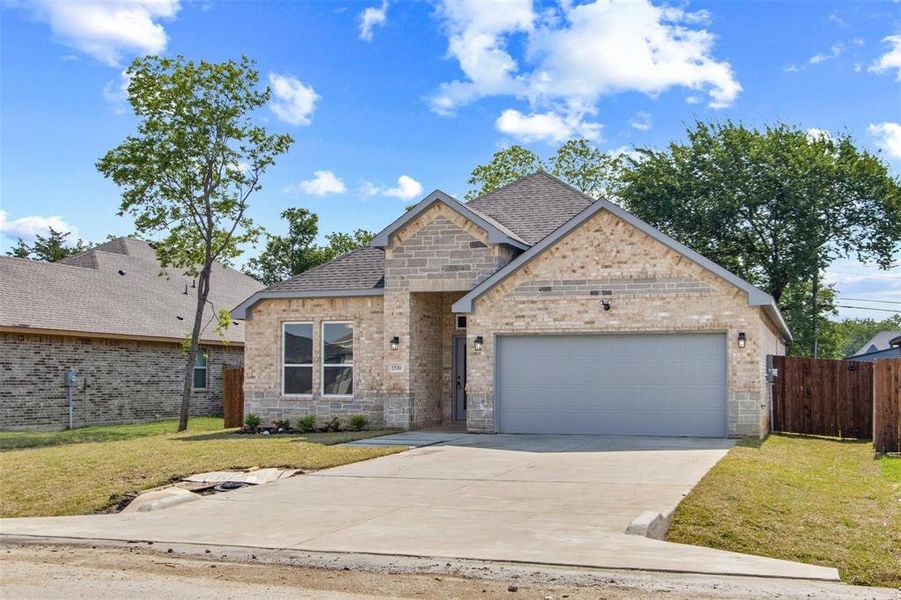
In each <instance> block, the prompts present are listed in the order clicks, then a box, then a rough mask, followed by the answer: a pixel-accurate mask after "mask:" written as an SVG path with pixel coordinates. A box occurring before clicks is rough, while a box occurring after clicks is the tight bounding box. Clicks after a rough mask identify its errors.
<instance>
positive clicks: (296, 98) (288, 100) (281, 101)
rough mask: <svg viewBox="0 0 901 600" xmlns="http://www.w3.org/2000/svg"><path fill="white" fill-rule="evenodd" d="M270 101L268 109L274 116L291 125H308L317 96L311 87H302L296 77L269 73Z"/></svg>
mask: <svg viewBox="0 0 901 600" xmlns="http://www.w3.org/2000/svg"><path fill="white" fill-rule="evenodd" d="M269 85H270V86H272V100H271V101H270V102H269V108H270V110H272V112H273V113H275V116H276V117H278V118H279V119H281V120H282V121H284V122H285V123H290V124H291V125H309V124H310V117H311V116H312V114H313V110H314V109H315V108H316V101H317V100H319V96H318V95H317V94H316V92H315V90H313V88H312V86H306V85H304V84H303V83H302V82H301V81H300V80H299V79H297V78H296V77H292V76H291V75H281V74H279V73H269Z"/></svg>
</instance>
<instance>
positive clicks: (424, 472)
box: [0, 434, 838, 580]
mask: <svg viewBox="0 0 901 600" xmlns="http://www.w3.org/2000/svg"><path fill="white" fill-rule="evenodd" d="M411 435H412V434H400V436H399V437H397V438H395V439H394V442H396V443H398V445H411V444H408V443H407V442H408V441H409V440H410V439H411V437H410V436H411ZM404 436H407V437H406V438H405V437H404ZM418 436H419V438H422V435H421V434H418ZM439 438H440V439H442V440H444V441H442V442H439V443H437V444H434V442H430V443H433V444H434V445H428V446H422V447H418V448H415V449H413V450H410V451H408V452H404V453H401V454H396V455H392V456H387V457H383V458H378V459H375V460H370V461H366V462H360V463H355V464H351V465H346V466H343V467H338V468H334V469H329V470H326V471H320V472H318V473H315V474H310V475H303V476H298V477H294V478H291V479H286V480H281V481H277V482H274V483H270V484H266V485H262V486H259V487H254V488H245V489H241V490H236V491H233V492H229V493H227V494H219V495H214V496H209V497H206V498H204V499H202V500H198V501H195V502H190V503H187V504H183V505H179V506H175V507H171V508H168V509H165V510H161V511H157V512H150V513H132V514H127V515H126V514H120V515H92V516H81V517H52V518H35V519H6V520H3V521H2V522H0V532H2V534H3V535H6V536H17V535H18V536H22V535H24V536H40V537H64V538H84V539H107V540H140V541H153V542H156V543H159V542H172V543H194V544H211V545H223V546H249V547H259V548H276V549H289V550H294V551H296V550H309V551H321V552H357V553H371V554H389V555H407V556H429V557H453V558H465V559H479V560H496V561H511V562H527V563H542V564H554V565H571V566H582V567H602V568H612V569H649V570H665V571H677V572H693V573H711V574H742V575H760V576H778V577H797V578H813V579H827V580H837V579H838V573H837V572H836V571H835V569H831V568H825V567H816V566H812V565H804V564H800V563H793V562H788V561H780V560H774V559H767V558H762V557H756V556H749V555H743V554H737V553H731V552H723V551H718V550H712V549H708V548H701V547H696V546H686V545H681V544H671V543H668V542H663V541H659V540H654V539H649V538H646V537H641V536H636V535H627V534H626V533H625V530H626V528H627V527H628V526H629V524H630V523H631V522H632V521H633V520H634V519H635V518H636V517H638V516H639V515H640V514H641V513H643V512H646V511H654V512H659V513H663V514H668V513H669V512H671V511H672V510H673V509H674V508H675V506H676V505H677V504H678V503H679V501H680V500H681V498H682V497H683V496H684V495H685V494H686V493H688V491H689V490H691V488H692V487H693V486H694V485H695V484H696V483H697V482H698V480H699V479H700V478H701V477H702V476H703V475H704V474H705V473H706V472H707V471H708V470H709V469H710V468H711V467H713V465H714V464H716V462H717V461H718V460H719V459H720V458H722V457H723V456H724V455H725V453H726V452H727V450H728V449H729V447H731V445H732V443H731V442H729V441H727V440H715V439H713V440H711V439H689V438H640V437H592V436H552V435H543V436H527V435H515V436H512V435H465V434H451V435H445V436H440V435H439ZM433 439H434V438H433ZM405 440H406V441H405ZM384 442H385V440H384V439H383V440H381V441H380V442H379V443H384ZM418 443H420V442H417V444H418Z"/></svg>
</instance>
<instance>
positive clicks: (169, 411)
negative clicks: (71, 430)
mask: <svg viewBox="0 0 901 600" xmlns="http://www.w3.org/2000/svg"><path fill="white" fill-rule="evenodd" d="M160 272H161V268H160V266H159V263H158V262H157V259H156V252H155V251H154V249H153V247H152V246H151V245H150V244H149V243H147V242H144V241H141V240H136V239H131V238H118V239H116V240H112V241H110V242H107V243H105V244H102V245H100V246H97V247H95V248H92V249H90V250H88V251H86V252H83V253H81V254H78V255H75V256H71V257H68V258H66V259H63V260H61V261H59V262H56V263H46V262H37V261H32V260H27V259H21V258H11V257H0V429H7V430H10V429H61V428H64V427H67V426H68V424H69V404H68V398H67V388H66V386H65V384H64V373H65V371H66V369H69V368H74V369H75V370H76V372H77V380H76V385H75V389H74V390H73V407H72V408H73V417H74V418H73V422H74V425H75V426H76V427H83V426H87V425H107V424H113V423H134V422H140V421H152V420H158V419H164V418H171V417H176V416H177V415H178V409H179V406H180V404H181V394H182V387H183V385H184V366H185V359H184V356H183V354H182V351H181V343H182V340H183V339H184V338H185V336H186V335H188V334H189V333H190V330H191V325H192V323H193V317H194V305H195V302H196V296H195V295H194V292H195V290H194V289H192V287H193V285H194V281H193V280H192V279H191V278H190V277H186V276H184V275H182V274H180V273H177V272H169V273H168V274H167V275H165V276H160ZM262 287H263V286H262V284H260V283H259V282H258V281H256V280H255V279H252V278H251V277H248V276H246V275H244V274H243V273H240V272H238V271H235V270H234V269H230V268H227V267H224V266H222V265H216V266H215V267H214V270H213V275H212V286H211V292H210V298H209V299H210V302H211V303H212V305H213V306H214V307H215V308H216V309H219V308H232V307H234V306H236V305H237V304H238V303H239V302H240V301H241V300H243V299H244V298H246V297H247V296H248V295H249V294H252V293H254V292H256V291H258V290H260V289H261V288H262ZM210 314H211V311H209V310H207V313H206V316H207V317H209V316H210ZM226 340H227V342H228V343H227V344H226V343H224V342H223V340H222V339H220V338H219V336H218V335H217V334H216V333H215V332H214V331H213V326H212V324H210V325H208V326H207V327H206V328H205V329H204V330H203V334H202V337H201V343H202V348H203V349H204V353H203V356H202V357H200V358H199V359H198V362H197V364H196V365H195V369H194V377H195V381H194V391H193V398H192V400H191V413H192V414H193V415H219V414H222V379H221V375H222V368H223V367H224V366H241V365H242V364H243V362H244V349H243V346H244V326H243V324H241V323H240V322H237V323H236V324H235V325H234V326H232V327H229V329H228V331H227V335H226Z"/></svg>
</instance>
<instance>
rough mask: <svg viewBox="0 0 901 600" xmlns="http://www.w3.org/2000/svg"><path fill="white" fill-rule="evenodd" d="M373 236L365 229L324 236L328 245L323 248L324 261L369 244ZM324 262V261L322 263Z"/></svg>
mask: <svg viewBox="0 0 901 600" xmlns="http://www.w3.org/2000/svg"><path fill="white" fill-rule="evenodd" d="M373 237H375V234H374V233H372V232H371V231H367V230H365V229H356V230H354V231H353V232H352V233H342V232H335V233H329V234H327V235H326V236H325V239H326V241H327V242H328V244H326V245H325V246H323V248H322V253H323V256H324V258H325V260H326V261H328V260H332V259H333V258H336V257H338V256H341V255H342V254H347V253H348V252H350V251H352V250H356V249H357V248H361V247H363V246H366V245H368V244H369V242H371V241H372V238H373ZM323 262H324V261H323Z"/></svg>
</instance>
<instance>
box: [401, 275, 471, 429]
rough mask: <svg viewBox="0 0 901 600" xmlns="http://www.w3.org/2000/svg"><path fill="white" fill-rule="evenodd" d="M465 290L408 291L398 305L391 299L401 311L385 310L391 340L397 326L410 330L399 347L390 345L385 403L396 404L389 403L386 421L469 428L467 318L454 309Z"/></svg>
mask: <svg viewBox="0 0 901 600" xmlns="http://www.w3.org/2000/svg"><path fill="white" fill-rule="evenodd" d="M462 295H463V292H461V291H453V292H406V293H404V294H403V296H404V297H403V298H398V301H397V302H396V304H395V303H394V302H391V301H390V300H389V303H390V304H393V305H395V306H397V307H398V309H399V310H398V311H396V312H394V311H390V310H386V313H385V316H386V326H385V332H386V336H388V337H389V339H390V337H391V336H392V332H393V331H398V330H400V331H403V330H406V331H408V332H409V333H408V335H407V336H400V335H399V336H398V338H399V343H398V347H397V348H396V349H391V350H389V352H390V355H389V357H388V359H387V360H386V362H387V363H388V365H387V373H386V384H387V385H386V389H387V390H388V391H389V398H388V400H387V402H390V403H392V404H389V405H386V424H387V425H388V426H396V427H402V428H404V429H415V430H422V429H427V428H434V427H437V428H449V427H454V428H461V429H465V425H466V408H467V401H466V353H467V346H466V320H465V318H462V319H457V318H456V317H455V315H454V314H453V313H452V312H451V306H452V305H453V304H454V302H456V301H457V300H459V299H460V297H461V296H462ZM386 296H387V294H386ZM404 309H406V310H404ZM404 313H406V314H404ZM405 346H406V347H405ZM404 363H406V364H404ZM406 367H408V369H409V370H407V368H406ZM404 413H406V414H404ZM395 415H396V416H397V418H395V419H394V420H392V417H394V416H395Z"/></svg>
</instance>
